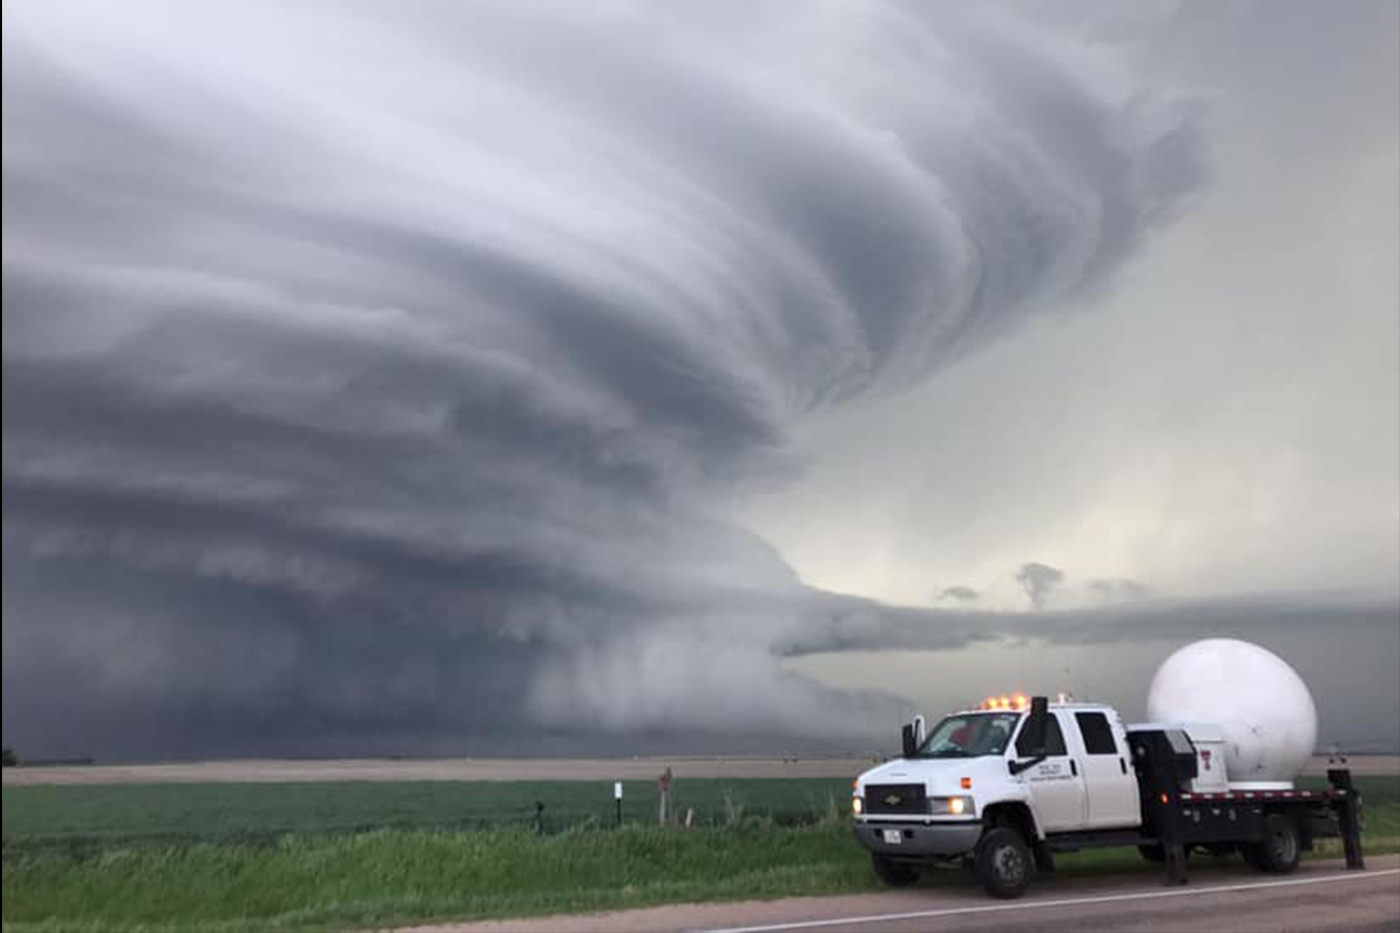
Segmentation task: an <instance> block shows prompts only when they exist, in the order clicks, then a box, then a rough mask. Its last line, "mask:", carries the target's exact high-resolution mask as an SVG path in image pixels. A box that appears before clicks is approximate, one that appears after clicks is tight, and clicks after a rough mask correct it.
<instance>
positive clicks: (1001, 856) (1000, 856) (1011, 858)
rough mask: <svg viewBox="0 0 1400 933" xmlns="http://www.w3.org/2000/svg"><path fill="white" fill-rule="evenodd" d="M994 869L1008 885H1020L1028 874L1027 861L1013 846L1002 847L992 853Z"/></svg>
mask: <svg viewBox="0 0 1400 933" xmlns="http://www.w3.org/2000/svg"><path fill="white" fill-rule="evenodd" d="M992 867H993V868H994V869H995V870H996V874H997V877H998V878H1000V879H1001V880H1002V881H1004V882H1005V883H1007V884H1020V883H1021V879H1022V878H1023V877H1025V874H1026V863H1025V860H1024V859H1022V858H1021V854H1020V853H1019V852H1017V851H1016V850H1015V848H1013V847H1012V846H1002V847H1001V848H999V849H997V850H996V851H995V852H993V853H992Z"/></svg>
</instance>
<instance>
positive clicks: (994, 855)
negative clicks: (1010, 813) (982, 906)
mask: <svg viewBox="0 0 1400 933" xmlns="http://www.w3.org/2000/svg"><path fill="white" fill-rule="evenodd" d="M973 864H974V870H975V871H976V872H977V880H978V881H979V882H981V884H982V887H983V888H985V889H986V890H987V893H988V894H990V895H992V896H993V897H999V898H1002V899H1004V900H1010V899H1012V898H1017V897H1020V896H1021V895H1022V894H1024V893H1026V888H1027V887H1028V886H1029V885H1030V883H1031V875H1032V874H1034V872H1035V859H1034V858H1033V857H1032V856H1031V849H1030V846H1028V845H1026V840H1025V839H1022V838H1021V834H1020V833H1018V832H1017V831H1016V830H1014V829H1011V828H1010V827H1007V826H998V827H996V828H995V829H989V830H987V832H985V833H983V835H982V840H981V841H980V842H978V843H977V853H976V855H975V857H974V863H973Z"/></svg>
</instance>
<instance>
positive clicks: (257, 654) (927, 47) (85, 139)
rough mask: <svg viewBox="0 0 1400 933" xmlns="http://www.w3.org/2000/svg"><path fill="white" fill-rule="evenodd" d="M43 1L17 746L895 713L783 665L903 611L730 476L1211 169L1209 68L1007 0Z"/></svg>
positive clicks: (14, 689)
mask: <svg viewBox="0 0 1400 933" xmlns="http://www.w3.org/2000/svg"><path fill="white" fill-rule="evenodd" d="M4 36H5V38H4V69H5V71H4V238H5V248H4V250H5V252H4V375H3V379H4V386H3V388H4V523H5V524H4V529H5V531H4V533H5V538H4V710H5V726H4V728H5V735H6V738H7V742H9V743H12V744H17V745H20V746H21V747H23V746H24V744H25V743H26V742H28V743H30V744H31V745H32V744H36V743H47V744H48V745H50V746H53V747H54V748H56V749H58V750H60V751H83V750H99V748H100V747H102V746H103V743H106V747H107V748H122V749H138V750H144V751H146V752H161V753H165V752H170V753H177V752H183V751H190V750H210V749H220V750H256V749H260V748H280V747H285V748H304V747H309V746H308V745H306V744H305V743H307V742H310V741H312V740H316V741H321V740H326V739H328V738H335V737H344V738H345V739H346V740H347V741H349V740H352V739H353V740H356V741H358V740H359V738H360V737H375V740H376V741H378V740H385V739H384V737H386V736H387V737H389V738H388V739H387V740H385V741H387V742H389V743H390V744H394V747H417V746H415V745H414V743H417V742H421V743H429V744H430V743H431V741H432V740H433V739H434V737H444V736H447V737H457V738H456V739H454V741H458V744H457V745H455V746H453V747H455V748H463V747H470V737H471V736H477V735H481V736H485V735H509V734H512V733H519V732H521V731H529V732H538V733H540V734H562V733H590V734H599V735H627V734H636V733H641V732H652V731H660V730H670V731H675V732H681V733H694V734H702V733H707V732H708V733H719V732H729V733H734V732H744V733H750V734H761V733H767V734H785V735H799V736H816V735H820V736H822V737H825V738H830V737H833V736H836V737H839V736H843V735H856V734H861V733H863V732H865V731H866V730H868V729H869V728H870V726H871V723H872V717H874V721H875V722H877V723H878V724H879V726H881V727H883V726H885V725H886V722H885V721H883V720H880V719H879V717H880V716H883V715H884V714H885V711H886V710H887V709H888V708H889V706H890V704H892V703H894V701H893V700H892V699H890V698H885V697H879V696H861V695H851V694H847V693H841V692H838V691H835V690H831V689H828V688H825V687H821V686H819V685H817V684H816V683H815V682H813V681H810V680H807V679H804V678H802V677H800V676H798V675H796V674H792V673H788V672H785V671H784V668H783V666H782V664H781V657H782V655H783V654H785V653H788V652H790V651H792V650H796V649H795V648H794V646H802V647H801V650H804V651H806V650H821V648H822V647H823V645H826V646H827V647H839V646H841V645H843V644H846V643H848V642H853V643H860V642H861V641H862V639H864V640H865V642H866V643H869V642H870V640H871V638H873V636H869V635H868V633H871V632H876V631H879V630H880V626H881V625H882V624H885V623H882V622H881V621H880V619H881V615H880V609H879V607H877V606H874V605H873V604H871V605H866V604H864V603H860V602H859V601H845V600H841V599H835V598H828V597H826V596H824V595H823V594H820V593H816V592H814V591H811V590H809V589H808V588H806V587H805V586H804V585H803V584H802V583H801V582H800V581H799V580H798V579H797V578H796V576H795V575H794V574H793V573H792V572H791V570H790V569H789V568H788V567H786V566H785V565H784V563H783V562H782V560H781V559H780V558H779V557H778V555H777V554H776V552H775V551H773V550H772V549H771V548H770V547H768V546H767V545H766V544H765V543H764V542H763V541H762V540H759V539H757V538H756V537H754V536H753V535H752V534H750V533H748V532H746V531H744V530H742V529H740V528H739V527H738V526H736V525H735V524H732V523H730V522H729V521H727V520H726V518H725V517H724V516H725V515H726V506H727V503H728V501H729V498H730V497H731V496H732V495H733V494H734V493H735V492H737V491H740V490H743V489H748V488H753V487H754V486H757V485H762V484H771V483H775V482H781V481H782V480H783V478H784V477H785V476H787V475H790V474H791V471H792V470H794V469H796V468H797V467H798V466H799V465H798V464H795V463H793V462H792V457H791V456H790V454H789V453H788V450H787V441H788V437H789V432H790V430H791V428H792V426H793V425H794V423H795V422H796V421H797V419H800V418H801V417H802V416H803V415H804V414H806V413H810V412H813V411H814V410H817V409H820V408H823V407H826V406H833V405H839V404H841V403H843V402H846V401H849V400H853V399H857V398H859V397H861V396H863V395H868V394H870V393H877V392H887V391H892V390H896V389H898V388H900V387H902V386H908V385H910V384H912V383H913V382H915V381H917V380H919V379H921V378H924V377H926V376H929V375H930V374H933V373H936V372H937V371H938V370H939V369H940V368H941V367H944V366H946V365H948V364H949V363H950V362H952V361H955V360H957V359H959V358H961V357H963V356H964V355H966V354H967V353H968V352H969V351H970V350H972V349H974V348H977V347H979V346H981V345H983V344H985V343H986V342H987V341H990V340H992V339H993V338H995V337H996V336H998V335H999V334H1002V333H1005V332H1007V331H1008V330H1010V329H1012V328H1015V327H1016V326H1017V325H1018V324H1019V323H1021V322H1023V321H1024V320H1026V319H1027V318H1028V317H1029V316H1031V315H1034V314H1037V313H1040V312H1044V311H1046V310H1049V309H1052V308H1054V307H1055V306H1056V305H1057V303H1061V302H1063V301H1064V300H1065V299H1067V298H1070V297H1073V296H1076V295H1081V294H1084V293H1086V292H1090V291H1093V290H1095V289H1098V288H1101V287H1103V286H1105V285H1106V284H1107V283H1108V282H1109V281H1110V277H1111V276H1112V274H1113V273H1114V272H1115V270H1117V269H1119V268H1120V266H1121V265H1122V263H1123V262H1124V260H1125V259H1127V258H1128V257H1129V256H1131V255H1132V254H1133V253H1134V252H1135V251H1136V250H1137V249H1139V247H1141V246H1142V245H1143V241H1144V237H1145V235H1146V234H1147V233H1149V231H1150V229H1151V228H1152V227H1153V226H1154V225H1157V224H1159V223H1161V222H1163V221H1165V220H1168V219H1170V218H1171V217H1172V216H1173V215H1174V214H1175V213H1177V212H1179V211H1180V210H1182V209H1183V207H1184V205H1185V203H1186V200H1187V199H1189V197H1190V196H1191V195H1192V194H1193V193H1194V192H1195V191H1196V190H1197V189H1198V188H1199V186H1200V185H1201V183H1202V168H1201V166H1202V164H1203V159H1202V155H1201V152H1202V146H1201V141H1200V138H1199V137H1200V133H1199V131H1198V129H1197V128H1196V121H1197V111H1198V107H1197V105H1196V104H1195V103H1194V102H1193V100H1192V99H1191V98H1189V97H1187V96H1184V95H1179V94H1176V93H1174V92H1171V91H1170V90H1164V89H1162V88H1154V87H1144V86H1139V85H1138V83H1137V82H1136V80H1135V78H1134V69H1133V66H1132V62H1131V60H1129V59H1127V58H1124V57H1122V54H1123V53H1121V52H1120V50H1119V49H1117V48H1116V47H1115V46H1114V45H1112V44H1109V43H1105V42H1104V41H1102V40H1097V41H1094V42H1092V43H1090V42H1088V41H1085V40H1082V39H1080V38H1078V37H1076V36H1074V35H1072V34H1069V33H1067V32H1064V33H1062V32H1057V31H1053V30H1051V29H1050V28H1049V27H1047V26H1045V25H1044V24H1035V25H1033V24H1031V23H1028V22H1022V21H1020V20H1018V19H1017V18H1016V17H1015V16H1014V15H1013V13H1012V11H1010V10H1007V9H1002V8H990V9H988V8H983V6H982V5H976V6H973V5H967V6H962V7H954V6H952V5H947V4H939V5H927V4H908V5H899V4H891V5H883V4H868V5H847V4H839V3H828V4H820V5H817V4H811V3H806V2H802V3H797V2H791V3H786V2H784V3H758V4H754V3H743V4H720V5H716V4H691V5H689V7H688V8H682V7H681V6H680V5H667V6H658V5H655V4H645V3H635V4H634V3H608V4H587V5H585V6H583V7H579V8H578V9H576V10H575V9H573V8H571V7H568V6H567V5H560V4H538V5H537V4H529V3H526V4H522V3H516V2H510V3H499V4H484V3H477V4H468V5H461V4H452V3H412V4H406V5H396V6H395V7H394V8H393V11H392V13H391V12H390V11H389V9H388V8H386V7H384V6H382V5H375V4H362V5H354V4H333V5H325V6H321V5H317V4H296V5H272V4H267V5H259V4H244V3H223V4H200V5H197V6H192V5H188V4H179V3H170V4H149V3H136V4H129V5H128V4H123V5H121V6H120V7H116V6H112V5H108V4H91V5H85V4H79V3H58V4H51V3H38V2H32V3H15V4H7V5H6V8H5V29H4ZM948 592H949V593H950V594H952V591H951V590H950V591H948ZM952 595H956V594H952ZM1032 595H1033V596H1034V593H1033V594H1032ZM837 617H839V618H837ZM833 619H837V621H833ZM838 622H839V625H838ZM836 628H840V629H841V633H840V634H839V635H836V634H833V632H835V629H836ZM862 632H865V633H867V636H862V635H861V633H862ZM958 637H959V638H961V637H962V636H958ZM279 743H283V744H280V745H279ZM298 743H302V744H298ZM395 743H396V744H395ZM429 744H425V745H423V746H422V747H429Z"/></svg>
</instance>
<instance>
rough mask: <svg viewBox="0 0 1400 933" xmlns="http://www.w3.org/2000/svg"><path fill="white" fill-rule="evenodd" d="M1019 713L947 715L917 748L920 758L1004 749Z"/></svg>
mask: <svg viewBox="0 0 1400 933" xmlns="http://www.w3.org/2000/svg"><path fill="white" fill-rule="evenodd" d="M1020 718H1021V714H1020V713H969V714H967V715H963V716H949V717H948V718H947V719H945V720H943V721H942V722H940V723H939V724H938V725H936V726H934V728H933V732H932V733H931V734H930V735H929V737H928V739H927V740H925V742H924V744H923V746H922V747H921V748H920V749H919V757H920V758H978V757H980V756H982V755H1000V754H1001V753H1002V752H1004V751H1006V743H1007V742H1009V741H1010V740H1011V733H1012V732H1015V731H1016V721H1017V720H1019V719H1020Z"/></svg>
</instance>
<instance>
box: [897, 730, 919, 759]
mask: <svg viewBox="0 0 1400 933" xmlns="http://www.w3.org/2000/svg"><path fill="white" fill-rule="evenodd" d="M900 745H901V747H902V748H903V755H904V757H905V758H913V757H915V756H917V755H918V754H919V742H918V740H917V739H916V738H915V736H914V724H913V723H912V722H906V723H905V724H904V728H903V729H902V730H901V732H900Z"/></svg>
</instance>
